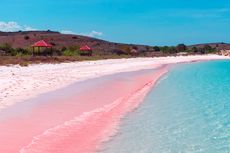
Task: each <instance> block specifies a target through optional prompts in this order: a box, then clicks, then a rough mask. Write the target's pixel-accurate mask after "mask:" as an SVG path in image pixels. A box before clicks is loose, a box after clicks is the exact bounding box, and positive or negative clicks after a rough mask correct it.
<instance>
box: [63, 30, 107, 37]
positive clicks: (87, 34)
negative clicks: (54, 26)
mask: <svg viewBox="0 0 230 153" xmlns="http://www.w3.org/2000/svg"><path fill="white" fill-rule="evenodd" d="M60 32H61V33H62V34H79V35H83V36H88V37H100V36H102V35H103V33H102V32H98V31H95V30H93V31H91V32H89V33H76V32H73V31H71V30H61V31H60Z"/></svg>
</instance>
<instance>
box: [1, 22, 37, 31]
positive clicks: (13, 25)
mask: <svg viewBox="0 0 230 153" xmlns="http://www.w3.org/2000/svg"><path fill="white" fill-rule="evenodd" d="M19 30H22V31H34V30H37V29H34V28H32V27H30V26H26V25H20V24H18V23H17V22H15V21H9V22H3V21H0V31H3V32H13V31H19Z"/></svg>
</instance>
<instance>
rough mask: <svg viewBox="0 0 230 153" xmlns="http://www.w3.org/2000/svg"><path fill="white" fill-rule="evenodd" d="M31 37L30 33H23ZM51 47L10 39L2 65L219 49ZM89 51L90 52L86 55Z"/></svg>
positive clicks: (2, 50)
mask: <svg viewBox="0 0 230 153" xmlns="http://www.w3.org/2000/svg"><path fill="white" fill-rule="evenodd" d="M24 39H26V40H28V39H30V38H29V37H26V36H25V37H24ZM52 45H53V46H55V47H53V48H52V49H49V48H47V49H42V48H41V49H38V48H35V49H34V50H33V49H32V48H31V47H28V48H13V47H12V46H11V45H10V44H8V43H3V44H0V65H2V64H10V63H11V64H20V65H21V66H27V65H29V64H30V63H40V62H43V63H44V62H45V63H46V62H47V63H55V62H65V61H81V60H99V59H108V58H129V57H137V56H139V57H153V56H155V57H156V56H168V55H178V54H182V55H186V54H208V53H216V52H217V49H216V48H217V47H218V46H215V47H214V48H213V47H211V46H210V45H203V46H202V45H201V46H199V47H190V46H186V45H185V44H179V45H177V46H152V47H151V46H137V45H125V44H124V45H119V44H117V46H116V47H115V48H113V49H112V50H110V51H104V50H94V51H93V54H92V52H90V53H88V52H81V51H80V46H77V45H76V46H70V47H65V46H63V47H62V48H61V49H60V48H57V47H56V44H55V43H54V42H53V43H52ZM86 55H87V56H86Z"/></svg>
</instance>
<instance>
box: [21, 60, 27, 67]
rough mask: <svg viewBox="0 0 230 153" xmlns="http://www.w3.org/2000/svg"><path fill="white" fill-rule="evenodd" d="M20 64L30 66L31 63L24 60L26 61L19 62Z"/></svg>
mask: <svg viewBox="0 0 230 153" xmlns="http://www.w3.org/2000/svg"><path fill="white" fill-rule="evenodd" d="M19 65H20V66H24V67H25V66H29V63H28V62H25V61H24V62H21V63H19Z"/></svg>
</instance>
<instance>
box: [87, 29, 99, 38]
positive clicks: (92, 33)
mask: <svg viewBox="0 0 230 153" xmlns="http://www.w3.org/2000/svg"><path fill="white" fill-rule="evenodd" d="M85 35H86V36H89V37H100V36H102V35H103V33H102V32H98V31H94V30H93V31H91V32H90V33H88V34H85Z"/></svg>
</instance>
